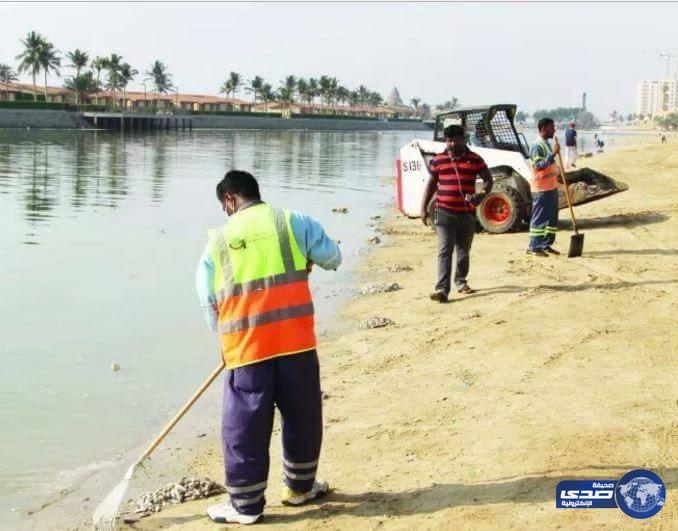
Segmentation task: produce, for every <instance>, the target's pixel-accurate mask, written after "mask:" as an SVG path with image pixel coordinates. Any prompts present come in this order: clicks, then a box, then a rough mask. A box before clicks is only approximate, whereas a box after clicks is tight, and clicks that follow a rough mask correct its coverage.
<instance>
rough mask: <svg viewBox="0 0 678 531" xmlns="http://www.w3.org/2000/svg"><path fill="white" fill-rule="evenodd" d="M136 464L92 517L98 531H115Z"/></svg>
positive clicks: (94, 526) (93, 525) (93, 524)
mask: <svg viewBox="0 0 678 531" xmlns="http://www.w3.org/2000/svg"><path fill="white" fill-rule="evenodd" d="M135 467H136V464H134V465H132V466H131V467H130V468H129V470H127V473H126V474H125V477H124V478H123V479H122V481H121V482H120V483H118V484H117V485H116V486H115V488H114V489H113V490H112V491H111V492H110V493H109V494H108V496H106V497H105V498H104V500H103V501H102V502H101V503H100V504H99V505H98V507H97V508H96V510H95V511H94V515H93V516H92V528H93V529H95V530H96V531H115V529H116V528H117V518H118V513H119V512H120V507H121V505H122V502H123V500H124V498H125V493H126V492H127V489H128V488H129V483H130V480H131V479H132V475H133V474H134V468H135Z"/></svg>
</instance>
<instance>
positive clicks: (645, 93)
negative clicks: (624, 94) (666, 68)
mask: <svg viewBox="0 0 678 531" xmlns="http://www.w3.org/2000/svg"><path fill="white" fill-rule="evenodd" d="M673 112H678V79H664V80H661V81H649V80H644V81H639V82H638V85H637V87H636V115H637V116H640V115H643V116H646V117H654V116H661V115H664V114H668V113H673Z"/></svg>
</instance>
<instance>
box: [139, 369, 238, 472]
mask: <svg viewBox="0 0 678 531" xmlns="http://www.w3.org/2000/svg"><path fill="white" fill-rule="evenodd" d="M225 367H226V365H225V364H224V363H222V364H221V365H219V367H217V368H216V369H214V372H213V373H212V374H210V375H209V378H207V380H205V381H204V382H203V384H202V385H201V386H200V388H199V389H198V390H197V391H196V392H195V393H194V394H193V396H192V397H191V398H190V399H189V401H188V402H186V403H185V404H184V407H182V408H181V409H180V410H179V412H178V413H177V414H176V415H174V418H173V419H172V420H170V421H169V422H168V423H167V426H165V427H164V428H163V430H162V431H161V432H160V435H158V436H157V437H156V438H155V440H154V441H153V442H152V443H151V444H149V445H148V448H146V451H145V452H144V453H143V455H142V456H141V457H140V458H139V459H138V460H137V462H136V463H135V465H140V464H141V463H143V462H144V460H145V459H146V458H147V457H148V456H149V455H151V454H152V453H153V450H155V449H156V448H157V447H158V445H159V444H160V443H161V442H162V440H163V439H164V438H165V437H166V436H167V434H168V433H169V432H170V431H172V428H174V426H176V424H177V422H179V421H180V420H181V417H183V416H184V415H185V414H186V412H187V411H188V410H189V409H191V406H192V405H193V404H195V402H196V400H198V398H200V395H202V394H203V393H204V392H205V390H206V389H207V388H208V387H209V386H210V385H211V384H212V382H213V381H214V380H215V379H216V378H217V376H219V374H221V371H223V370H224V368H225Z"/></svg>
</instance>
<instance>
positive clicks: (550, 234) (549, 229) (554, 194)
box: [529, 188, 558, 251]
mask: <svg viewBox="0 0 678 531" xmlns="http://www.w3.org/2000/svg"><path fill="white" fill-rule="evenodd" d="M557 231H558V189H557V188H554V189H553V190H547V191H546V192H532V217H531V218H530V247H529V249H530V251H537V250H544V249H546V248H547V247H549V246H551V245H553V243H554V242H555V241H556V232H557Z"/></svg>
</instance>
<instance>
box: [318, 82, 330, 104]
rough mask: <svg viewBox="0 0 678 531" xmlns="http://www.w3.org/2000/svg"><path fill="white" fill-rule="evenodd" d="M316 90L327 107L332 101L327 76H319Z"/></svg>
mask: <svg viewBox="0 0 678 531" xmlns="http://www.w3.org/2000/svg"><path fill="white" fill-rule="evenodd" d="M318 88H319V92H320V96H321V98H322V99H323V100H325V105H329V104H330V101H331V100H332V79H331V78H330V77H329V76H320V80H319V81H318Z"/></svg>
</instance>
